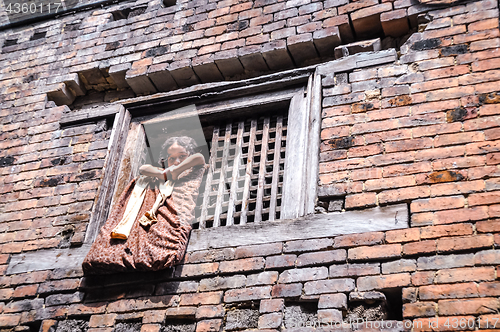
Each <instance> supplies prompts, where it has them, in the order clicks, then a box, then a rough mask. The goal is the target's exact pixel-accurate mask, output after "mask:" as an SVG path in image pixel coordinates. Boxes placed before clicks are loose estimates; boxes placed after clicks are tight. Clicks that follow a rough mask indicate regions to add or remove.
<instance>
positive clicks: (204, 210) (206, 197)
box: [200, 126, 219, 228]
mask: <svg viewBox="0 0 500 332" xmlns="http://www.w3.org/2000/svg"><path fill="white" fill-rule="evenodd" d="M218 144H219V127H218V126H215V127H214V131H213V134H212V146H211V148H210V165H209V169H208V174H207V179H206V182H205V191H204V192H203V205H202V207H201V216H200V228H205V227H206V220H207V215H208V205H209V204H210V192H211V188H212V179H213V175H214V171H215V159H217V145H218Z"/></svg>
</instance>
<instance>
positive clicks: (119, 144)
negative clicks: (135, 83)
mask: <svg viewBox="0 0 500 332" xmlns="http://www.w3.org/2000/svg"><path fill="white" fill-rule="evenodd" d="M130 119H131V115H130V112H128V111H127V110H126V109H125V108H123V107H122V109H121V111H120V112H119V113H118V114H116V115H115V121H114V124H113V130H112V132H111V137H110V139H109V143H108V151H107V155H106V160H105V164H104V167H103V168H104V175H103V178H102V182H101V186H100V187H99V191H98V193H97V197H96V200H95V204H94V206H93V207H92V214H91V217H90V221H89V226H88V228H87V232H86V234H85V240H84V243H92V242H94V240H95V238H96V237H97V234H98V233H99V230H100V229H101V227H102V225H103V224H104V222H105V221H106V219H107V218H108V214H109V211H110V208H111V200H112V199H113V193H114V192H115V184H116V179H117V177H118V170H119V167H120V159H121V156H122V152H123V148H124V146H125V142H126V140H127V134H128V130H129V125H130Z"/></svg>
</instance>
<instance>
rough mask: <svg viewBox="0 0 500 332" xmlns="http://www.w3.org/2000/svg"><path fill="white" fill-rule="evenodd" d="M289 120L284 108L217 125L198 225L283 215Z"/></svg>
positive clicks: (198, 215)
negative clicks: (279, 112)
mask: <svg viewBox="0 0 500 332" xmlns="http://www.w3.org/2000/svg"><path fill="white" fill-rule="evenodd" d="M287 120H288V119H287V116H286V115H285V114H282V113H281V114H275V115H267V116H260V117H251V118H247V119H240V120H235V121H230V122H227V123H226V124H225V125H220V126H219V125H216V126H214V127H213V132H212V138H211V144H210V145H211V148H210V161H209V169H208V173H207V176H206V182H205V186H204V188H201V189H200V191H201V192H200V195H199V198H198V202H199V204H198V206H199V208H198V211H197V214H196V217H197V222H198V223H199V225H197V226H199V228H210V227H218V226H229V225H238V224H241V225H243V224H246V223H250V222H260V221H267V220H271V221H272V220H276V219H280V212H281V210H280V207H281V195H282V192H281V188H282V185H283V174H284V164H285V152H286V134H287Z"/></svg>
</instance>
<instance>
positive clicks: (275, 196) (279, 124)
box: [269, 116, 283, 221]
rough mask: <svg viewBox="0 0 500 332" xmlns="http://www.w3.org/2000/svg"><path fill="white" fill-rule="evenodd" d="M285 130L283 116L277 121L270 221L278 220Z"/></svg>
mask: <svg viewBox="0 0 500 332" xmlns="http://www.w3.org/2000/svg"><path fill="white" fill-rule="evenodd" d="M282 130H283V116H278V118H277V120H276V136H275V138H274V158H273V177H272V182H271V202H270V206H269V220H271V221H273V220H275V219H276V205H277V203H278V182H279V171H280V156H281V133H282Z"/></svg>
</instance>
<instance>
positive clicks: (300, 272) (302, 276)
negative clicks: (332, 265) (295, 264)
mask: <svg viewBox="0 0 500 332" xmlns="http://www.w3.org/2000/svg"><path fill="white" fill-rule="evenodd" d="M326 278H328V268H327V267H325V266H322V267H310V268H303V269H293V270H286V271H284V272H282V273H281V274H280V277H279V280H278V282H279V283H291V282H298V281H308V280H318V279H326Z"/></svg>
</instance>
